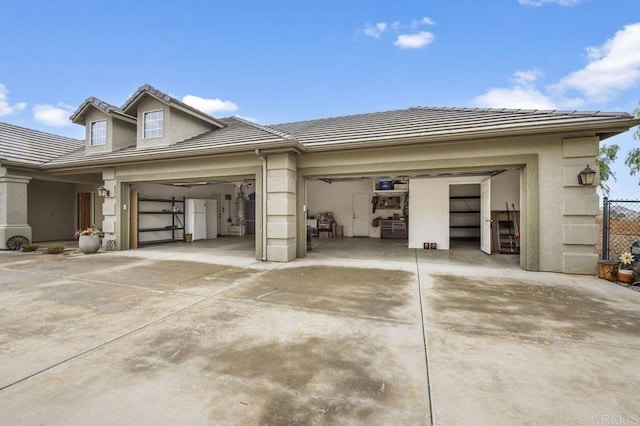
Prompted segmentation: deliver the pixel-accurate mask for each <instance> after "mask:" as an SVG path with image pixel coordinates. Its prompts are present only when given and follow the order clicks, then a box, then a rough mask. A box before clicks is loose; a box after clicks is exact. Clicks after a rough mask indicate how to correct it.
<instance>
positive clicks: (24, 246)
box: [22, 244, 40, 252]
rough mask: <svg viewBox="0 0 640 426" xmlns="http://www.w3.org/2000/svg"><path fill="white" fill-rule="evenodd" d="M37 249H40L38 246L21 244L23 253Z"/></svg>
mask: <svg viewBox="0 0 640 426" xmlns="http://www.w3.org/2000/svg"><path fill="white" fill-rule="evenodd" d="M38 247H40V246H39V245H38V244H23V245H22V251H24V252H30V251H36V250H37V249H38Z"/></svg>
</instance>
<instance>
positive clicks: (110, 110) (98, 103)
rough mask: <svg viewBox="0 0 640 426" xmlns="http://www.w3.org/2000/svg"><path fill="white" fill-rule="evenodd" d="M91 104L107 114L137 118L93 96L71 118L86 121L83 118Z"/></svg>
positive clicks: (130, 119)
mask: <svg viewBox="0 0 640 426" xmlns="http://www.w3.org/2000/svg"><path fill="white" fill-rule="evenodd" d="M89 106H93V107H95V108H96V109H98V110H100V111H102V112H104V113H105V114H107V115H116V116H118V115H119V116H122V117H124V118H127V119H128V120H129V121H135V120H136V117H132V116H130V115H127V114H125V113H124V111H123V110H121V109H120V108H118V107H117V106H115V105H111V104H110V103H107V102H105V101H103V100H101V99H98V98H96V97H93V96H92V97H90V98H88V99H87V100H86V101H84V102H83V103H82V105H80V106H79V107H78V108H77V109H76V111H75V112H74V113H73V114H72V115H71V117H69V119H70V120H71V121H72V122H74V123H84V120H83V119H82V118H83V116H84V111H85V110H86V109H87V107H89Z"/></svg>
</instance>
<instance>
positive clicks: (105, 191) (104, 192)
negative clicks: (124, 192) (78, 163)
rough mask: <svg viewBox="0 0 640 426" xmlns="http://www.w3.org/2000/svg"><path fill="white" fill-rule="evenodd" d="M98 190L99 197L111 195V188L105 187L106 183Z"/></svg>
mask: <svg viewBox="0 0 640 426" xmlns="http://www.w3.org/2000/svg"><path fill="white" fill-rule="evenodd" d="M96 192H98V197H102V198H104V197H108V196H109V190H108V189H107V188H105V187H104V185H103V186H101V187H100V188H98V189H96Z"/></svg>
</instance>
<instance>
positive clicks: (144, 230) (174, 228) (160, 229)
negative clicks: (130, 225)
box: [138, 226, 184, 232]
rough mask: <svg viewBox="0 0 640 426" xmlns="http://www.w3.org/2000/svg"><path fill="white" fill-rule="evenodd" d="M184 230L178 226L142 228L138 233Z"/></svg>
mask: <svg viewBox="0 0 640 426" xmlns="http://www.w3.org/2000/svg"><path fill="white" fill-rule="evenodd" d="M183 230H184V228H179V227H177V226H175V227H173V226H170V227H168V228H142V229H138V232H158V231H183Z"/></svg>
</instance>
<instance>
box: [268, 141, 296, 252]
mask: <svg viewBox="0 0 640 426" xmlns="http://www.w3.org/2000/svg"><path fill="white" fill-rule="evenodd" d="M296 167H297V162H296V157H295V155H293V154H288V153H287V154H272V155H270V156H269V157H267V230H266V238H267V260H269V261H275V262H288V261H290V260H293V259H295V258H296V173H297V171H296Z"/></svg>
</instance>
